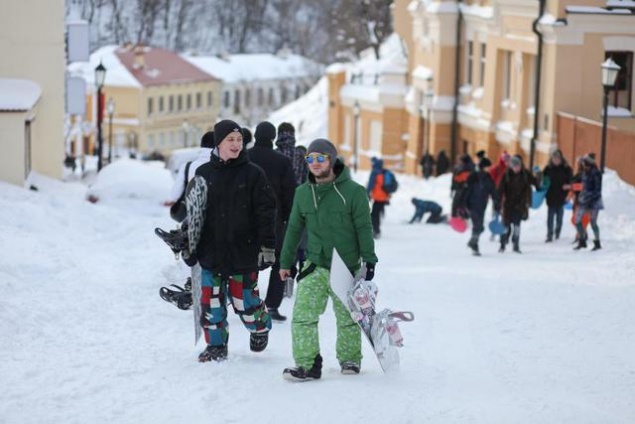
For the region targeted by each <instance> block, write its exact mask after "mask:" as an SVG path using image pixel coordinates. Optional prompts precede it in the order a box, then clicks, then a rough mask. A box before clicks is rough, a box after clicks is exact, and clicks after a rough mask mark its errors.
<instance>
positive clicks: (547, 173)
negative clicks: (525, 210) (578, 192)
mask: <svg viewBox="0 0 635 424" xmlns="http://www.w3.org/2000/svg"><path fill="white" fill-rule="evenodd" d="M542 175H543V179H547V178H548V179H549V188H548V189H547V193H546V195H545V198H546V200H547V208H548V211H547V240H546V242H547V243H550V242H551V241H553V237H554V235H555V237H556V240H558V239H559V238H560V232H561V231H562V218H563V216H564V204H565V203H566V201H567V194H568V191H567V190H568V189H569V187H570V184H571V178H572V177H573V170H572V169H571V167H570V166H569V164H568V163H567V161H566V160H565V158H564V157H563V156H562V151H560V150H556V151H554V152H553V153H552V154H551V158H550V159H549V163H548V164H547V166H545V168H544V170H543V171H542ZM554 221H556V228H555V233H554V225H553V224H554Z"/></svg>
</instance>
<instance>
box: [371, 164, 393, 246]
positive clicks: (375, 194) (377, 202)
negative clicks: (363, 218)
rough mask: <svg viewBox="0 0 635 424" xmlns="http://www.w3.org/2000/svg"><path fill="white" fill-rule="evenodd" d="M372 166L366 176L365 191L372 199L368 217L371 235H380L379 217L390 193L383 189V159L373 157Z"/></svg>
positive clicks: (375, 236)
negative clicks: (368, 175) (371, 230)
mask: <svg viewBox="0 0 635 424" xmlns="http://www.w3.org/2000/svg"><path fill="white" fill-rule="evenodd" d="M371 163H372V166H373V169H372V171H371V172H370V177H369V178H368V185H367V186H366V191H367V193H368V196H369V197H370V199H371V200H372V201H373V206H372V209H371V212H370V219H371V222H372V224H373V237H374V238H379V237H381V228H380V227H381V218H382V217H383V215H384V210H385V207H386V205H388V204H389V203H390V194H389V193H387V192H386V190H385V189H384V184H385V179H386V175H385V171H386V170H385V169H384V161H383V160H381V159H379V158H375V157H373V158H372V159H371Z"/></svg>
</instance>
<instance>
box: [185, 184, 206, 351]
mask: <svg viewBox="0 0 635 424" xmlns="http://www.w3.org/2000/svg"><path fill="white" fill-rule="evenodd" d="M185 205H186V209H187V241H188V248H189V254H190V255H195V254H196V247H197V246H198V242H199V241H200V240H201V234H202V232H203V224H204V222H205V213H206V207H207V182H206V181H205V179H204V178H203V177H201V176H198V175H197V176H196V177H194V179H193V180H192V181H191V182H190V183H189V184H188V186H187V193H186V195H185ZM201 273H202V269H201V266H200V265H199V264H198V263H197V264H196V265H194V266H193V267H192V303H193V304H192V310H193V311H194V344H195V345H196V343H198V340H199V339H200V338H201V334H202V328H201V322H200V319H201V293H202V289H201V284H202V282H201V279H202V275H201Z"/></svg>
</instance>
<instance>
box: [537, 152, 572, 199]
mask: <svg viewBox="0 0 635 424" xmlns="http://www.w3.org/2000/svg"><path fill="white" fill-rule="evenodd" d="M542 175H543V178H544V177H549V180H550V184H549V188H548V189H547V194H546V196H545V198H546V200H547V206H549V207H558V208H559V207H561V206H562V205H564V204H565V202H566V201H567V195H568V194H569V192H568V191H567V190H563V189H562V186H564V185H566V184H571V179H572V178H573V170H572V169H571V167H570V166H569V165H567V164H566V163H561V164H560V165H558V166H556V165H554V164H549V165H547V166H545V169H544V170H543V172H542Z"/></svg>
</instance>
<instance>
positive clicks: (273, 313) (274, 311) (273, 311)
mask: <svg viewBox="0 0 635 424" xmlns="http://www.w3.org/2000/svg"><path fill="white" fill-rule="evenodd" d="M268 309H269V316H270V317H271V319H272V320H273V321H277V322H285V321H286V320H287V317H285V316H284V315H281V314H280V312H278V308H268Z"/></svg>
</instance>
